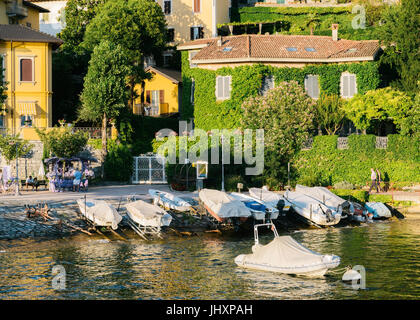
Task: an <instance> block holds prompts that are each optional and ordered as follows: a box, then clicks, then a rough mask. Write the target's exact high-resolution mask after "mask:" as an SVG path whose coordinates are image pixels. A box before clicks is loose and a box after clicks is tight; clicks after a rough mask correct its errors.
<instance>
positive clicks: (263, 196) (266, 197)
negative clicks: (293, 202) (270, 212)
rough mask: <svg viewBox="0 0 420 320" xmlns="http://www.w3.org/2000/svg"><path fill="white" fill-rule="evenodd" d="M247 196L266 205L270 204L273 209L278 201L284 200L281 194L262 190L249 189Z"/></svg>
mask: <svg viewBox="0 0 420 320" xmlns="http://www.w3.org/2000/svg"><path fill="white" fill-rule="evenodd" d="M249 194H250V195H251V197H253V198H255V199H258V200H261V201H264V202H266V203H270V205H271V206H273V207H277V203H278V202H279V201H280V200H284V198H283V196H282V195H281V194H278V193H275V192H271V191H269V190H265V189H262V188H249Z"/></svg>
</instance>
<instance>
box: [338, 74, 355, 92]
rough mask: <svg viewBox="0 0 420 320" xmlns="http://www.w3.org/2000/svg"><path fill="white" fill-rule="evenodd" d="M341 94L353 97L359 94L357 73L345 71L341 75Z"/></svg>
mask: <svg viewBox="0 0 420 320" xmlns="http://www.w3.org/2000/svg"><path fill="white" fill-rule="evenodd" d="M340 87H341V96H342V97H343V98H351V97H353V96H354V95H355V94H357V83H356V75H355V74H353V73H348V72H344V73H343V74H342V75H341V83H340Z"/></svg>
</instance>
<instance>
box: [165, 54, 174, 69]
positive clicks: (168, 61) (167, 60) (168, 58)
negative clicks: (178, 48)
mask: <svg viewBox="0 0 420 320" xmlns="http://www.w3.org/2000/svg"><path fill="white" fill-rule="evenodd" d="M171 60H172V53H164V54H163V66H164V67H168V66H170V64H171Z"/></svg>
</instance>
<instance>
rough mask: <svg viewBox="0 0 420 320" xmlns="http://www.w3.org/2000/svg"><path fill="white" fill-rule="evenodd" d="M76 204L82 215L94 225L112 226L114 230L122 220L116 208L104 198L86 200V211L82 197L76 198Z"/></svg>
mask: <svg viewBox="0 0 420 320" xmlns="http://www.w3.org/2000/svg"><path fill="white" fill-rule="evenodd" d="M77 204H78V205H79V208H80V212H81V213H82V215H83V216H85V217H86V218H87V219H88V220H90V221H92V222H93V224H94V225H96V226H100V227H112V229H114V230H116V229H117V228H118V224H119V223H120V222H121V220H122V217H121V215H120V214H119V213H118V212H117V210H116V209H115V208H114V207H113V206H112V205H110V204H108V203H107V202H106V201H104V200H86V212H85V200H84V199H79V200H77Z"/></svg>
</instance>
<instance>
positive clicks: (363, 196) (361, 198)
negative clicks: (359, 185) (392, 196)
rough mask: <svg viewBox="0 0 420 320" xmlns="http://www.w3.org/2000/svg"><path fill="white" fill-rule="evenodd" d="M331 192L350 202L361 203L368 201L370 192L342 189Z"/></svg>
mask: <svg viewBox="0 0 420 320" xmlns="http://www.w3.org/2000/svg"><path fill="white" fill-rule="evenodd" d="M331 192H333V193H334V194H336V195H337V196H339V197H341V198H343V199H346V200H349V201H356V202H359V203H365V202H367V200H368V196H369V194H368V192H367V191H363V190H342V189H332V190H331Z"/></svg>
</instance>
